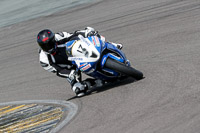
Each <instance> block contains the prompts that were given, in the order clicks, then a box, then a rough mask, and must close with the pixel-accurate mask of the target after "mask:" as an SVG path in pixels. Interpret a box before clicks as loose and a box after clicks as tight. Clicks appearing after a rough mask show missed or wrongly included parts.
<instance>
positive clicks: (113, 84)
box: [66, 77, 139, 101]
mask: <svg viewBox="0 0 200 133" xmlns="http://www.w3.org/2000/svg"><path fill="white" fill-rule="evenodd" d="M137 81H139V80H135V79H134V78H131V77H130V78H126V79H123V80H120V81H115V82H110V83H106V84H104V85H103V86H101V87H95V86H94V87H92V88H91V89H90V90H88V92H87V93H86V94H85V95H84V96H82V97H86V96H89V95H92V94H95V93H101V92H104V91H107V90H110V89H113V88H115V87H118V86H122V85H126V84H130V83H133V82H137ZM76 98H81V97H77V96H74V97H71V98H69V99H67V100H66V101H70V100H73V99H76Z"/></svg>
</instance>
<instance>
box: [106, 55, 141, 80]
mask: <svg viewBox="0 0 200 133" xmlns="http://www.w3.org/2000/svg"><path fill="white" fill-rule="evenodd" d="M105 67H107V68H109V69H111V70H114V71H116V72H118V73H121V74H124V75H126V76H130V77H133V78H135V79H137V80H140V79H143V73H142V72H140V71H138V70H136V69H135V68H132V67H129V66H126V65H125V64H123V63H120V62H118V61H116V60H113V59H110V58H108V59H107V61H106V63H105Z"/></svg>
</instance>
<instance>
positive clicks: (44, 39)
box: [37, 29, 56, 54]
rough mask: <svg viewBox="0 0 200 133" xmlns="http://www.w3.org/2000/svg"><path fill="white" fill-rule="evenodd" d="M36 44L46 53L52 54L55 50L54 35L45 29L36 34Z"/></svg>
mask: <svg viewBox="0 0 200 133" xmlns="http://www.w3.org/2000/svg"><path fill="white" fill-rule="evenodd" d="M37 42H38V44H39V46H40V47H41V48H42V50H44V51H45V52H48V53H51V54H52V53H54V52H55V49H56V43H55V35H54V33H53V32H52V31H51V30H48V29H45V30H42V31H40V32H39V33H38V36H37Z"/></svg>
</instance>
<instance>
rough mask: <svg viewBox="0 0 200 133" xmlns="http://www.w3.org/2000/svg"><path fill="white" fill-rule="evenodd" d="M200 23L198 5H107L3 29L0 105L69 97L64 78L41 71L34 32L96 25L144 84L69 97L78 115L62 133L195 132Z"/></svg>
mask: <svg viewBox="0 0 200 133" xmlns="http://www.w3.org/2000/svg"><path fill="white" fill-rule="evenodd" d="M199 21H200V1H199V0H123V1H122V0H102V1H99V2H96V3H90V4H84V5H81V6H78V7H75V8H71V9H67V10H64V11H62V12H59V13H56V14H52V15H49V16H46V17H39V18H37V19H33V20H29V21H25V22H21V23H18V24H14V25H11V26H8V27H4V28H0V40H1V45H0V71H1V75H0V82H1V84H0V88H1V91H0V102H1V103H4V102H11V101H23V100H25V101H26V100H64V101H66V100H68V99H70V98H72V97H73V96H74V94H73V92H72V91H71V88H70V85H69V84H68V83H67V81H66V80H65V79H61V78H59V77H56V76H55V75H54V74H52V73H48V72H46V71H44V70H43V69H42V68H41V67H40V65H39V62H38V46H37V44H36V35H37V33H38V32H39V31H40V30H41V29H44V28H50V29H52V30H53V31H56V32H57V31H68V32H73V31H75V30H78V29H83V28H85V27H86V26H91V27H94V28H95V29H97V30H98V31H99V33H100V34H102V35H103V36H105V37H106V38H107V39H108V40H109V41H113V42H119V43H122V44H124V47H123V51H124V52H125V53H126V55H127V57H128V58H129V60H130V62H131V63H132V64H133V66H134V67H135V68H136V69H138V70H141V71H142V72H143V73H144V76H145V79H143V80H140V81H137V82H132V80H131V79H128V80H127V81H122V82H119V83H113V84H111V85H107V86H105V87H103V88H98V89H97V90H96V91H95V92H94V93H92V94H91V95H88V96H85V97H82V98H78V99H77V98H74V99H73V98H72V99H71V100H70V102H73V103H75V104H76V105H77V106H78V113H77V115H76V117H74V118H73V120H72V121H71V122H70V123H69V124H68V125H67V126H65V127H64V128H62V130H60V133H80V132H81V133H102V132H103V133H198V132H199V131H200V126H199V123H200V82H199V81H200V58H199V57H200V52H199V51H200V37H199V35H200V23H199ZM84 77H86V76H84Z"/></svg>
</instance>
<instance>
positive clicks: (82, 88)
mask: <svg viewBox="0 0 200 133" xmlns="http://www.w3.org/2000/svg"><path fill="white" fill-rule="evenodd" d="M87 88H88V87H87V85H86V84H82V83H80V82H77V83H75V84H74V85H73V87H72V90H73V92H75V93H76V96H78V97H82V96H84V95H85V94H86V91H87Z"/></svg>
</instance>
